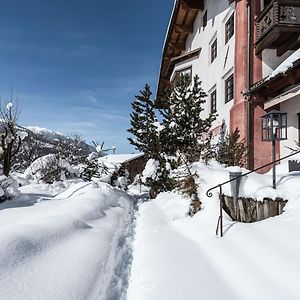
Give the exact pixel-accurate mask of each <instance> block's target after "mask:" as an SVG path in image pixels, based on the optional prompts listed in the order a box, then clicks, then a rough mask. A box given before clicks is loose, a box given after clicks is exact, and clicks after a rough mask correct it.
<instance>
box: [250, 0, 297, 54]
mask: <svg viewBox="0 0 300 300" xmlns="http://www.w3.org/2000/svg"><path fill="white" fill-rule="evenodd" d="M255 27H256V54H259V53H260V52H261V51H262V50H264V49H266V48H271V49H277V48H278V47H281V46H282V45H283V44H284V43H285V42H286V46H287V49H285V48H283V49H282V51H284V52H285V51H287V50H293V49H294V48H295V47H296V46H295V45H294V44H293V43H290V45H288V42H287V41H288V40H290V38H291V36H295V34H296V35H299V34H300V0H273V1H272V2H271V3H270V4H269V5H268V6H267V7H265V9H264V10H263V11H262V12H261V14H260V15H259V16H258V17H257V18H256V20H255ZM284 45H285V44H284ZM289 48H291V49H289Z"/></svg>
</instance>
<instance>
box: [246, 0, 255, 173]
mask: <svg viewBox="0 0 300 300" xmlns="http://www.w3.org/2000/svg"><path fill="white" fill-rule="evenodd" d="M247 16H248V46H247V47H248V49H247V56H248V57H247V91H249V90H250V85H251V78H252V67H251V55H252V51H251V49H252V45H251V43H252V34H251V29H252V10H251V0H250V1H249V0H248V1H247ZM246 97H247V98H248V99H247V100H248V101H247V149H248V153H247V168H248V170H251V169H252V168H253V165H252V164H251V158H252V142H251V138H252V136H251V103H252V97H251V94H249V95H247V96H246Z"/></svg>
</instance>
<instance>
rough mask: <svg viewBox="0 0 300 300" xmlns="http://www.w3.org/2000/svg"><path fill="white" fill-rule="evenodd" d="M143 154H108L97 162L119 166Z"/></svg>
mask: <svg viewBox="0 0 300 300" xmlns="http://www.w3.org/2000/svg"><path fill="white" fill-rule="evenodd" d="M143 156H144V153H136V154H109V155H106V156H103V157H100V158H99V161H101V162H104V163H105V164H106V163H108V164H111V165H121V164H123V163H125V162H130V161H132V160H135V159H137V158H140V157H143Z"/></svg>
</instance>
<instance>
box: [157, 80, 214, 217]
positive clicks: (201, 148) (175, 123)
mask: <svg viewBox="0 0 300 300" xmlns="http://www.w3.org/2000/svg"><path fill="white" fill-rule="evenodd" d="M206 97H207V95H206V93H205V92H204V91H203V89H202V87H201V82H200V80H199V77H198V76H195V77H194V81H193V84H192V82H191V78H190V77H189V76H181V77H180V80H179V81H178V83H177V84H175V86H174V88H173V89H171V90H170V91H169V92H168V94H167V96H166V99H167V104H168V108H167V109H165V110H164V111H163V112H162V114H163V116H164V121H163V128H164V129H163V131H162V140H164V150H165V152H166V153H167V154H168V155H169V156H172V157H174V159H175V164H177V166H178V167H179V166H181V167H180V169H181V170H180V171H179V172H178V173H179V176H178V178H177V180H176V181H177V182H176V186H177V188H178V189H179V190H180V191H181V192H182V193H183V194H185V195H187V196H188V197H189V198H190V199H191V205H190V211H189V214H190V215H194V214H195V213H197V212H198V211H199V210H200V209H201V201H200V199H199V196H198V187H197V184H196V177H197V175H196V174H195V173H193V172H192V170H191V163H192V162H195V161H198V160H199V159H200V158H202V159H204V160H207V159H208V158H210V157H211V156H212V154H213V149H212V147H211V138H212V134H211V132H210V129H211V126H212V122H213V121H214V120H215V119H216V115H215V114H210V115H208V116H207V117H206V118H203V116H202V114H203V111H204V108H203V105H204V104H205V102H206Z"/></svg>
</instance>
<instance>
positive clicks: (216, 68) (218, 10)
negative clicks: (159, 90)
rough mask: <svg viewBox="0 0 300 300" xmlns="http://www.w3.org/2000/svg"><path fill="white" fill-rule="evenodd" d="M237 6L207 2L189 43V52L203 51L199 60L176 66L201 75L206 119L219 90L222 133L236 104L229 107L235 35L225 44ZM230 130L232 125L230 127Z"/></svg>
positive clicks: (222, 0)
mask: <svg viewBox="0 0 300 300" xmlns="http://www.w3.org/2000/svg"><path fill="white" fill-rule="evenodd" d="M234 8H235V4H234V3H232V4H231V5H229V4H228V0H213V1H205V8H204V10H203V11H201V12H199V14H198V17H197V19H196V21H195V23H194V32H193V33H192V34H190V36H189V37H188V39H187V42H186V52H188V51H191V50H195V49H197V48H201V52H200V55H199V57H197V58H194V59H191V60H188V61H184V62H182V63H179V64H177V65H176V66H175V69H174V71H173V74H172V77H171V80H172V78H173V77H174V75H175V72H176V71H180V70H182V69H185V68H187V67H192V76H195V75H196V74H197V75H199V77H200V80H201V81H202V87H203V89H204V91H205V92H206V93H207V94H208V97H207V103H206V107H205V113H204V117H205V116H207V115H208V114H209V113H210V110H211V103H210V95H211V93H212V92H213V91H214V90H216V91H217V114H218V117H217V120H216V121H215V122H214V124H213V128H216V130H215V132H218V131H219V128H218V127H219V126H220V125H221V124H222V122H223V120H224V121H225V123H226V125H227V126H228V125H229V121H230V109H231V106H232V104H233V101H232V100H231V101H229V102H228V103H226V104H225V80H226V79H227V78H228V77H229V76H230V75H231V74H232V73H233V67H234V47H235V39H234V35H233V36H232V37H231V39H230V40H229V41H228V42H227V43H226V44H225V24H226V22H227V21H228V20H229V18H230V17H231V16H232V14H233V13H234ZM205 12H207V25H206V27H205V28H204V27H203V24H202V23H203V15H204V14H205ZM216 38H217V49H218V51H217V58H216V59H215V60H214V61H213V62H212V63H211V44H212V43H213V42H214V41H215V39H216ZM228 127H229V126H228Z"/></svg>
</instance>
